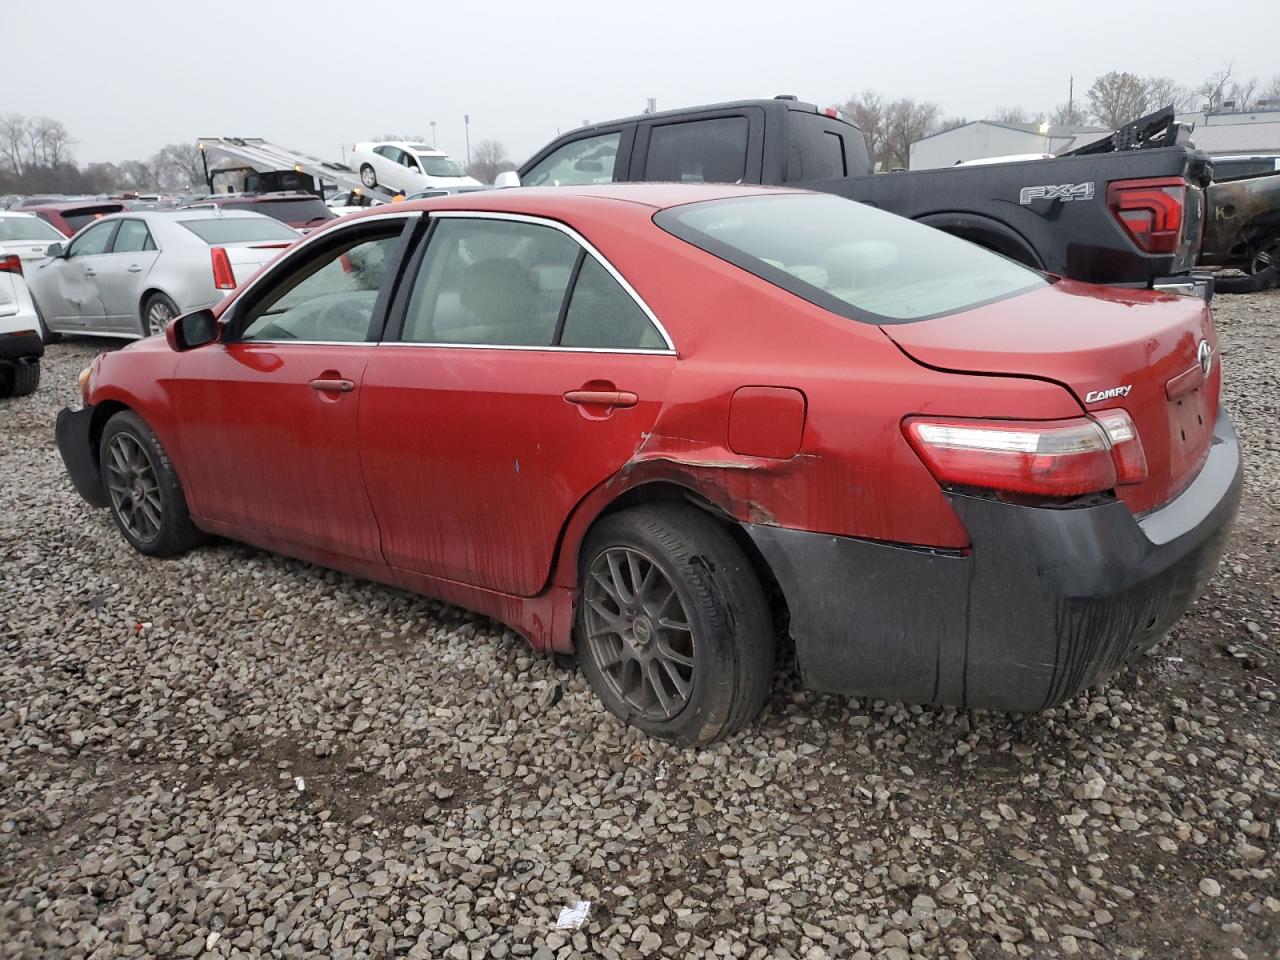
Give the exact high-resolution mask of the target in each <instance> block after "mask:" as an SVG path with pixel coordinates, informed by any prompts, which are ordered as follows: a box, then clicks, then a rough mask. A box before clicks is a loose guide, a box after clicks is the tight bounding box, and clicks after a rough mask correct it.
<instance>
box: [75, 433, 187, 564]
mask: <svg viewBox="0 0 1280 960" xmlns="http://www.w3.org/2000/svg"><path fill="white" fill-rule="evenodd" d="M98 463H99V466H100V467H101V470H102V482H103V483H104V484H105V485H106V493H107V501H108V503H109V504H110V506H111V516H112V517H113V518H114V519H115V522H116V526H117V527H118V528H119V530H120V532H121V533H122V534H124V538H125V539H126V540H128V541H129V543H130V544H132V545H133V548H134V549H135V550H137V551H139V552H140V553H145V554H147V555H148V556H151V557H173V556H176V555H178V554H180V553H185V552H186V551H187V550H190V549H191V548H192V547H195V546H198V545H199V544H200V543H202V542H203V541H204V539H205V537H204V534H203V533H201V532H200V531H199V530H197V529H196V526H195V524H193V523H192V522H191V515H190V514H189V513H188V512H187V500H186V497H184V496H183V493H182V485H181V484H180V483H179V482H178V475H177V473H175V472H174V469H173V464H172V463H170V462H169V457H168V456H167V455H166V454H165V452H164V449H163V448H162V447H161V446H160V441H159V440H157V439H156V436H155V434H154V433H152V432H151V428H150V427H148V426H147V425H146V423H144V422H143V420H142V418H141V417H139V416H138V415H137V414H136V413H134V412H133V411H132V410H122V411H120V412H119V413H117V414H116V415H115V416H113V417H112V418H111V419H110V420H108V421H107V425H106V427H104V428H103V431H102V438H101V440H100V441H99V443H98Z"/></svg>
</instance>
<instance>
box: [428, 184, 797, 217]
mask: <svg viewBox="0 0 1280 960" xmlns="http://www.w3.org/2000/svg"><path fill="white" fill-rule="evenodd" d="M801 192H803V191H799V190H795V189H792V188H788V187H761V186H754V185H746V184H740V183H602V184H581V185H577V186H564V187H516V188H511V189H504V190H477V191H473V192H471V193H456V194H453V195H451V196H448V197H431V198H428V199H426V200H418V201H415V203H416V204H421V205H422V206H423V207H424V208H425V209H446V210H447V209H451V208H461V209H468V208H470V209H474V210H502V209H503V208H504V207H505V206H507V205H509V204H511V203H513V202H518V203H519V205H520V206H521V207H526V206H530V205H534V206H541V207H545V208H546V209H547V210H548V211H551V210H554V209H555V208H556V207H557V206H558V205H559V200H560V198H567V197H577V198H583V199H595V200H606V201H612V202H616V203H629V204H639V205H641V206H645V207H649V208H650V209H653V210H665V209H666V208H667V207H678V206H683V205H684V204H686V203H703V202H705V201H708V200H727V199H729V198H731V197H752V196H767V195H776V194H787V193H801Z"/></svg>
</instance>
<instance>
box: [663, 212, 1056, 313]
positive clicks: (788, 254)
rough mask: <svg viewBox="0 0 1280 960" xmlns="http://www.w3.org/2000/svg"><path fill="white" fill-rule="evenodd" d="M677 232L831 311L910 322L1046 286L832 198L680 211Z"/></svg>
mask: <svg viewBox="0 0 1280 960" xmlns="http://www.w3.org/2000/svg"><path fill="white" fill-rule="evenodd" d="M654 222H655V223H657V224H658V226H660V227H662V228H663V229H664V230H666V231H668V232H669V233H672V234H674V235H675V236H677V237H680V238H681V239H683V240H686V241H688V242H689V243H692V244H693V245H694V246H697V247H700V248H702V249H703V250H706V251H707V252H708V253H711V254H714V255H715V256H717V257H720V258H721V259H722V260H727V261H728V262H729V263H732V264H734V265H735V266H737V267H740V268H742V269H743V270H746V271H747V272H749V273H753V274H755V275H756V276H757V277H760V278H761V279H762V280H766V281H768V282H769V283H772V284H774V285H775V286H778V287H781V288H782V289H784V290H787V291H789V292H791V293H793V294H795V295H796V296H798V297H801V298H803V299H805V300H808V301H809V302H810V303H813V304H816V305H817V306H819V307H822V308H823V309H825V310H829V311H831V312H832V313H836V314H839V315H841V316H844V317H848V318H850V319H852V320H860V321H863V322H866V323H906V322H910V321H913V320H927V319H929V318H930V317H936V316H940V315H944V314H948V313H958V312H960V311H963V310H969V309H972V308H973V307H977V306H981V305H982V304H985V303H992V302H994V301H996V300H1003V299H1004V298H1006V297H1011V296H1014V295H1015V294H1019V293H1025V292H1027V291H1030V290H1034V289H1036V288H1037V287H1043V286H1045V285H1046V284H1047V282H1048V281H1046V280H1045V279H1044V278H1043V277H1042V276H1041V275H1040V274H1038V273H1036V272H1034V271H1033V270H1029V269H1028V268H1026V267H1024V266H1022V265H1021V264H1017V263H1014V262H1013V261H1012V260H1007V259H1005V258H1004V257H1002V256H999V255H998V254H994V253H991V252H990V251H988V250H984V249H982V248H981V247H979V246H977V245H976V244H972V243H969V242H967V241H965V240H960V239H958V238H956V237H953V236H950V235H949V234H946V233H943V232H942V231H941V230H935V229H933V228H932V227H925V226H922V225H920V224H918V223H914V222H913V221H911V220H908V219H906V218H905V217H899V216H895V215H894V214H891V213H885V212H884V211H882V210H876V209H875V208H874V207H868V206H865V205H863V204H861V203H854V202H853V201H852V200H845V199H844V198H842V197H835V196H831V195H829V194H825V195H823V194H818V195H814V194H804V193H793V194H777V195H773V196H756V197H736V198H733V199H730V200H715V201H710V202H706V203H694V204H688V205H685V206H680V207H672V208H669V209H667V210H663V211H661V212H659V213H658V214H657V215H656V216H655V217H654Z"/></svg>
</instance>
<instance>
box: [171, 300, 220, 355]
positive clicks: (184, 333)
mask: <svg viewBox="0 0 1280 960" xmlns="http://www.w3.org/2000/svg"><path fill="white" fill-rule="evenodd" d="M218 333H219V330H218V321H217V319H216V318H215V317H214V315H213V311H212V310H197V311H195V312H194V313H184V314H183V315H182V316H180V317H178V318H177V319H176V320H170V321H169V325H168V326H167V327H165V328H164V339H165V342H166V343H168V344H169V349H170V350H176V351H177V352H179V353H181V352H182V351H184V350H194V349H195V348H196V347H203V346H204V345H205V344H206V343H213V342H214V341H215V340H217V339H218Z"/></svg>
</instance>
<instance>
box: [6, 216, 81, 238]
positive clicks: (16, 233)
mask: <svg viewBox="0 0 1280 960" xmlns="http://www.w3.org/2000/svg"><path fill="white" fill-rule="evenodd" d="M65 239H67V238H66V237H64V236H63V235H62V234H60V233H59V232H58V231H57V230H55V229H54V228H53V227H51V226H49V224H47V223H45V222H44V221H43V220H41V219H39V218H38V217H0V243H4V242H5V241H6V240H46V241H49V242H50V243H61V242H62V241H63V240H65Z"/></svg>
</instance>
